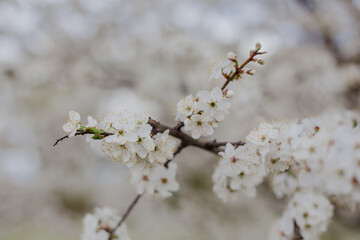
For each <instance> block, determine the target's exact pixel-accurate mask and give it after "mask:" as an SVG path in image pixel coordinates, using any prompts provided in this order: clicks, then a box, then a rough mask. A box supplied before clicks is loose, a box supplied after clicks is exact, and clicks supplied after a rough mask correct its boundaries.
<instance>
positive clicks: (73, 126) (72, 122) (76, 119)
mask: <svg viewBox="0 0 360 240" xmlns="http://www.w3.org/2000/svg"><path fill="white" fill-rule="evenodd" d="M80 127H81V124H80V114H79V113H77V112H75V111H70V112H69V118H68V120H67V123H65V124H64V125H63V130H64V131H65V132H66V133H68V134H69V135H68V136H69V137H73V136H75V134H76V131H77V130H78V129H79V128H80Z"/></svg>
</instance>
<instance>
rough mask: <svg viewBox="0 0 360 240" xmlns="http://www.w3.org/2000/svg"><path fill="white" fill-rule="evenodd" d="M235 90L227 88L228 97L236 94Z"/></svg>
mask: <svg viewBox="0 0 360 240" xmlns="http://www.w3.org/2000/svg"><path fill="white" fill-rule="evenodd" d="M234 94H235V92H234V91H233V90H227V91H226V97H228V98H232V97H233V96H234Z"/></svg>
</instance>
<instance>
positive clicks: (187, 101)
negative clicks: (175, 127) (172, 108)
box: [175, 95, 195, 121]
mask: <svg viewBox="0 0 360 240" xmlns="http://www.w3.org/2000/svg"><path fill="white" fill-rule="evenodd" d="M194 100H195V99H194V98H193V96H191V95H189V96H187V97H186V98H183V99H181V100H180V101H179V102H178V104H177V105H176V111H177V112H176V118H175V120H178V121H184V120H185V119H186V118H187V117H188V116H191V115H192V114H193V113H194Z"/></svg>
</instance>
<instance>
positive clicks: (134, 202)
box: [108, 194, 142, 240]
mask: <svg viewBox="0 0 360 240" xmlns="http://www.w3.org/2000/svg"><path fill="white" fill-rule="evenodd" d="M141 196H142V194H138V195H136V197H135V198H134V200H133V201H132V202H131V203H130V205H129V207H128V208H127V209H126V211H125V213H124V214H123V215H122V217H121V219H120V221H119V222H118V224H116V226H115V227H114V228H113V229H111V230H110V231H108V232H109V240H112V239H113V237H114V233H115V231H116V229H118V228H119V227H120V226H121V224H122V223H123V222H124V221H125V220H126V218H127V217H128V216H129V214H130V212H131V210H132V209H133V208H134V207H135V205H136V203H137V202H138V201H139V199H140V197H141Z"/></svg>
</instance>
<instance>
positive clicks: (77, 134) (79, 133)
mask: <svg viewBox="0 0 360 240" xmlns="http://www.w3.org/2000/svg"><path fill="white" fill-rule="evenodd" d="M86 134H93V133H92V132H90V131H89V130H86V131H82V132H77V133H76V134H75V136H79V135H86ZM99 135H101V136H105V137H106V136H110V135H114V134H113V133H109V132H103V133H99ZM66 138H69V135H66V136H64V137H62V138H59V139H57V140H56V142H55V143H54V145H53V147H55V146H56V145H57V144H58V143H59V142H61V141H62V140H64V139H66Z"/></svg>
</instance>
